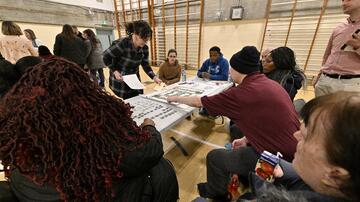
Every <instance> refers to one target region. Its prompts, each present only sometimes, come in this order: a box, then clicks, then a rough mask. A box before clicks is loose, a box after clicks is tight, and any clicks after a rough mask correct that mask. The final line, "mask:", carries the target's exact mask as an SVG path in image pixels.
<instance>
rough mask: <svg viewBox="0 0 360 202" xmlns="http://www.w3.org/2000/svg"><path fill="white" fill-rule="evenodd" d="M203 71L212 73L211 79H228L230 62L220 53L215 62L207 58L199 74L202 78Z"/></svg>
mask: <svg viewBox="0 0 360 202" xmlns="http://www.w3.org/2000/svg"><path fill="white" fill-rule="evenodd" d="M202 72H208V73H209V74H210V75H211V76H210V80H218V81H221V80H223V81H227V80H228V77H229V62H228V61H227V60H226V59H225V58H224V57H223V56H222V55H220V57H219V59H218V60H217V61H216V62H215V63H212V62H211V60H210V59H207V60H205V62H204V63H203V64H202V66H201V68H200V69H199V71H198V73H197V76H198V77H200V78H202V76H201V73H202Z"/></svg>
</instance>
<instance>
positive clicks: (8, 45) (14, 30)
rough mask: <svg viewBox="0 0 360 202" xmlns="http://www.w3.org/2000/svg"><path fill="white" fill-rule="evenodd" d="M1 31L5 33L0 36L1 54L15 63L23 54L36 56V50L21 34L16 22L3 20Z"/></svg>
mask: <svg viewBox="0 0 360 202" xmlns="http://www.w3.org/2000/svg"><path fill="white" fill-rule="evenodd" d="M1 31H2V33H3V34H4V35H5V36H3V37H1V38H0V52H1V55H2V56H3V57H4V58H5V59H6V60H8V61H9V62H11V63H12V64H15V63H16V61H17V60H18V59H20V58H22V57H25V56H30V55H33V56H36V55H37V53H36V50H35V49H34V48H33V46H32V45H31V42H30V41H29V40H27V39H26V38H25V37H22V36H21V35H23V33H22V31H21V29H20V27H19V25H18V24H16V23H14V22H12V21H3V22H2V26H1Z"/></svg>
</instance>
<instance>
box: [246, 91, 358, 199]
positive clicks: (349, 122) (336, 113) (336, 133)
mask: <svg viewBox="0 0 360 202" xmlns="http://www.w3.org/2000/svg"><path fill="white" fill-rule="evenodd" d="M301 117H302V119H303V124H302V126H301V128H300V130H299V131H297V132H296V133H294V136H295V138H296V139H297V140H298V144H297V148H296V153H295V158H294V160H293V162H292V164H290V163H288V162H285V161H283V160H281V161H280V168H282V169H276V171H275V173H274V174H275V176H276V177H277V179H276V180H275V185H280V186H281V187H286V188H287V189H288V190H289V191H290V192H289V193H291V194H294V195H301V196H304V197H305V198H307V199H308V201H328V202H332V201H334V202H335V201H336V202H339V201H360V192H359V190H360V163H359V159H360V147H359V144H360V94H359V93H357V92H341V91H339V92H337V93H334V94H329V95H325V96H321V97H318V98H315V99H313V100H311V101H309V102H308V103H307V104H306V105H305V106H304V108H303V109H302V111H301ZM252 181H253V183H252V184H253V185H255V187H253V190H254V191H255V193H256V194H257V196H260V195H261V194H262V192H263V191H265V190H264V189H261V187H264V185H266V183H265V182H263V181H261V180H259V179H257V178H256V177H254V176H252ZM266 186H272V185H266Z"/></svg>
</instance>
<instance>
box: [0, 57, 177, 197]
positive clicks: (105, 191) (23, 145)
mask: <svg viewBox="0 0 360 202" xmlns="http://www.w3.org/2000/svg"><path fill="white" fill-rule="evenodd" d="M131 113H132V111H131V107H130V106H129V105H128V104H125V103H124V102H123V101H121V100H120V99H117V98H115V97H113V96H111V95H109V94H107V93H106V92H104V91H103V90H102V89H101V88H100V87H99V86H98V85H97V84H95V83H94V82H92V81H91V80H90V78H89V77H88V75H87V74H86V73H85V72H84V71H83V70H82V69H81V68H80V67H78V66H77V65H76V64H75V63H71V62H69V61H66V60H63V59H59V58H55V59H52V60H49V61H47V62H43V63H40V64H38V65H37V66H35V67H34V68H32V69H30V70H28V71H26V72H25V74H24V75H23V76H22V78H21V79H20V80H19V82H18V83H17V84H15V86H13V87H12V89H11V90H10V91H9V92H8V93H7V94H6V95H5V96H4V97H3V99H2V100H1V102H0V160H1V161H2V164H3V165H4V168H6V176H7V177H8V178H9V179H10V180H9V181H10V182H9V183H10V187H11V190H12V192H13V193H14V194H15V196H16V197H17V198H18V199H20V201H59V200H64V201H176V199H177V196H178V195H177V194H178V189H177V188H178V187H177V181H176V176H175V173H174V171H173V168H172V167H171V165H170V164H169V163H168V162H167V161H165V160H164V159H163V158H162V156H163V153H164V152H163V148H162V141H161V136H160V133H159V132H158V131H157V130H156V129H155V127H154V122H153V121H152V120H150V119H145V120H144V123H143V124H142V125H140V127H139V126H137V125H136V123H135V122H134V121H133V120H132V119H131ZM161 169H162V170H161ZM159 172H163V173H167V175H165V176H164V177H163V178H157V177H156V175H158V173H159ZM163 173H162V175H163ZM148 186H151V187H150V190H154V191H153V192H152V195H151V198H152V199H153V200H150V199H149V200H147V199H146V196H145V195H147V191H146V190H148V189H149V188H148ZM154 187H155V189H154ZM156 188H158V189H156ZM157 190H161V191H162V192H164V193H159V192H157ZM145 192H146V194H144V193H145ZM161 197H162V198H161ZM144 198H145V199H144Z"/></svg>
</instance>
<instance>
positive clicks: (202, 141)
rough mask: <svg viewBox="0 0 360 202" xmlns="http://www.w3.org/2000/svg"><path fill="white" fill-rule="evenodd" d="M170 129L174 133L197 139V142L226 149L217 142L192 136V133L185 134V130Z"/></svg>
mask: <svg viewBox="0 0 360 202" xmlns="http://www.w3.org/2000/svg"><path fill="white" fill-rule="evenodd" d="M170 131H172V132H174V133H176V134H178V135H181V136H183V137H187V138H189V139H192V140H194V141H196V142H200V143H202V144H205V145H208V146H210V147H214V148H217V149H224V147H223V146H220V145H217V144H213V143H210V142H207V141H204V140H202V139H199V138H197V137H193V136H191V135H188V134H185V133H183V132H181V131H178V130H174V129H170Z"/></svg>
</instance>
